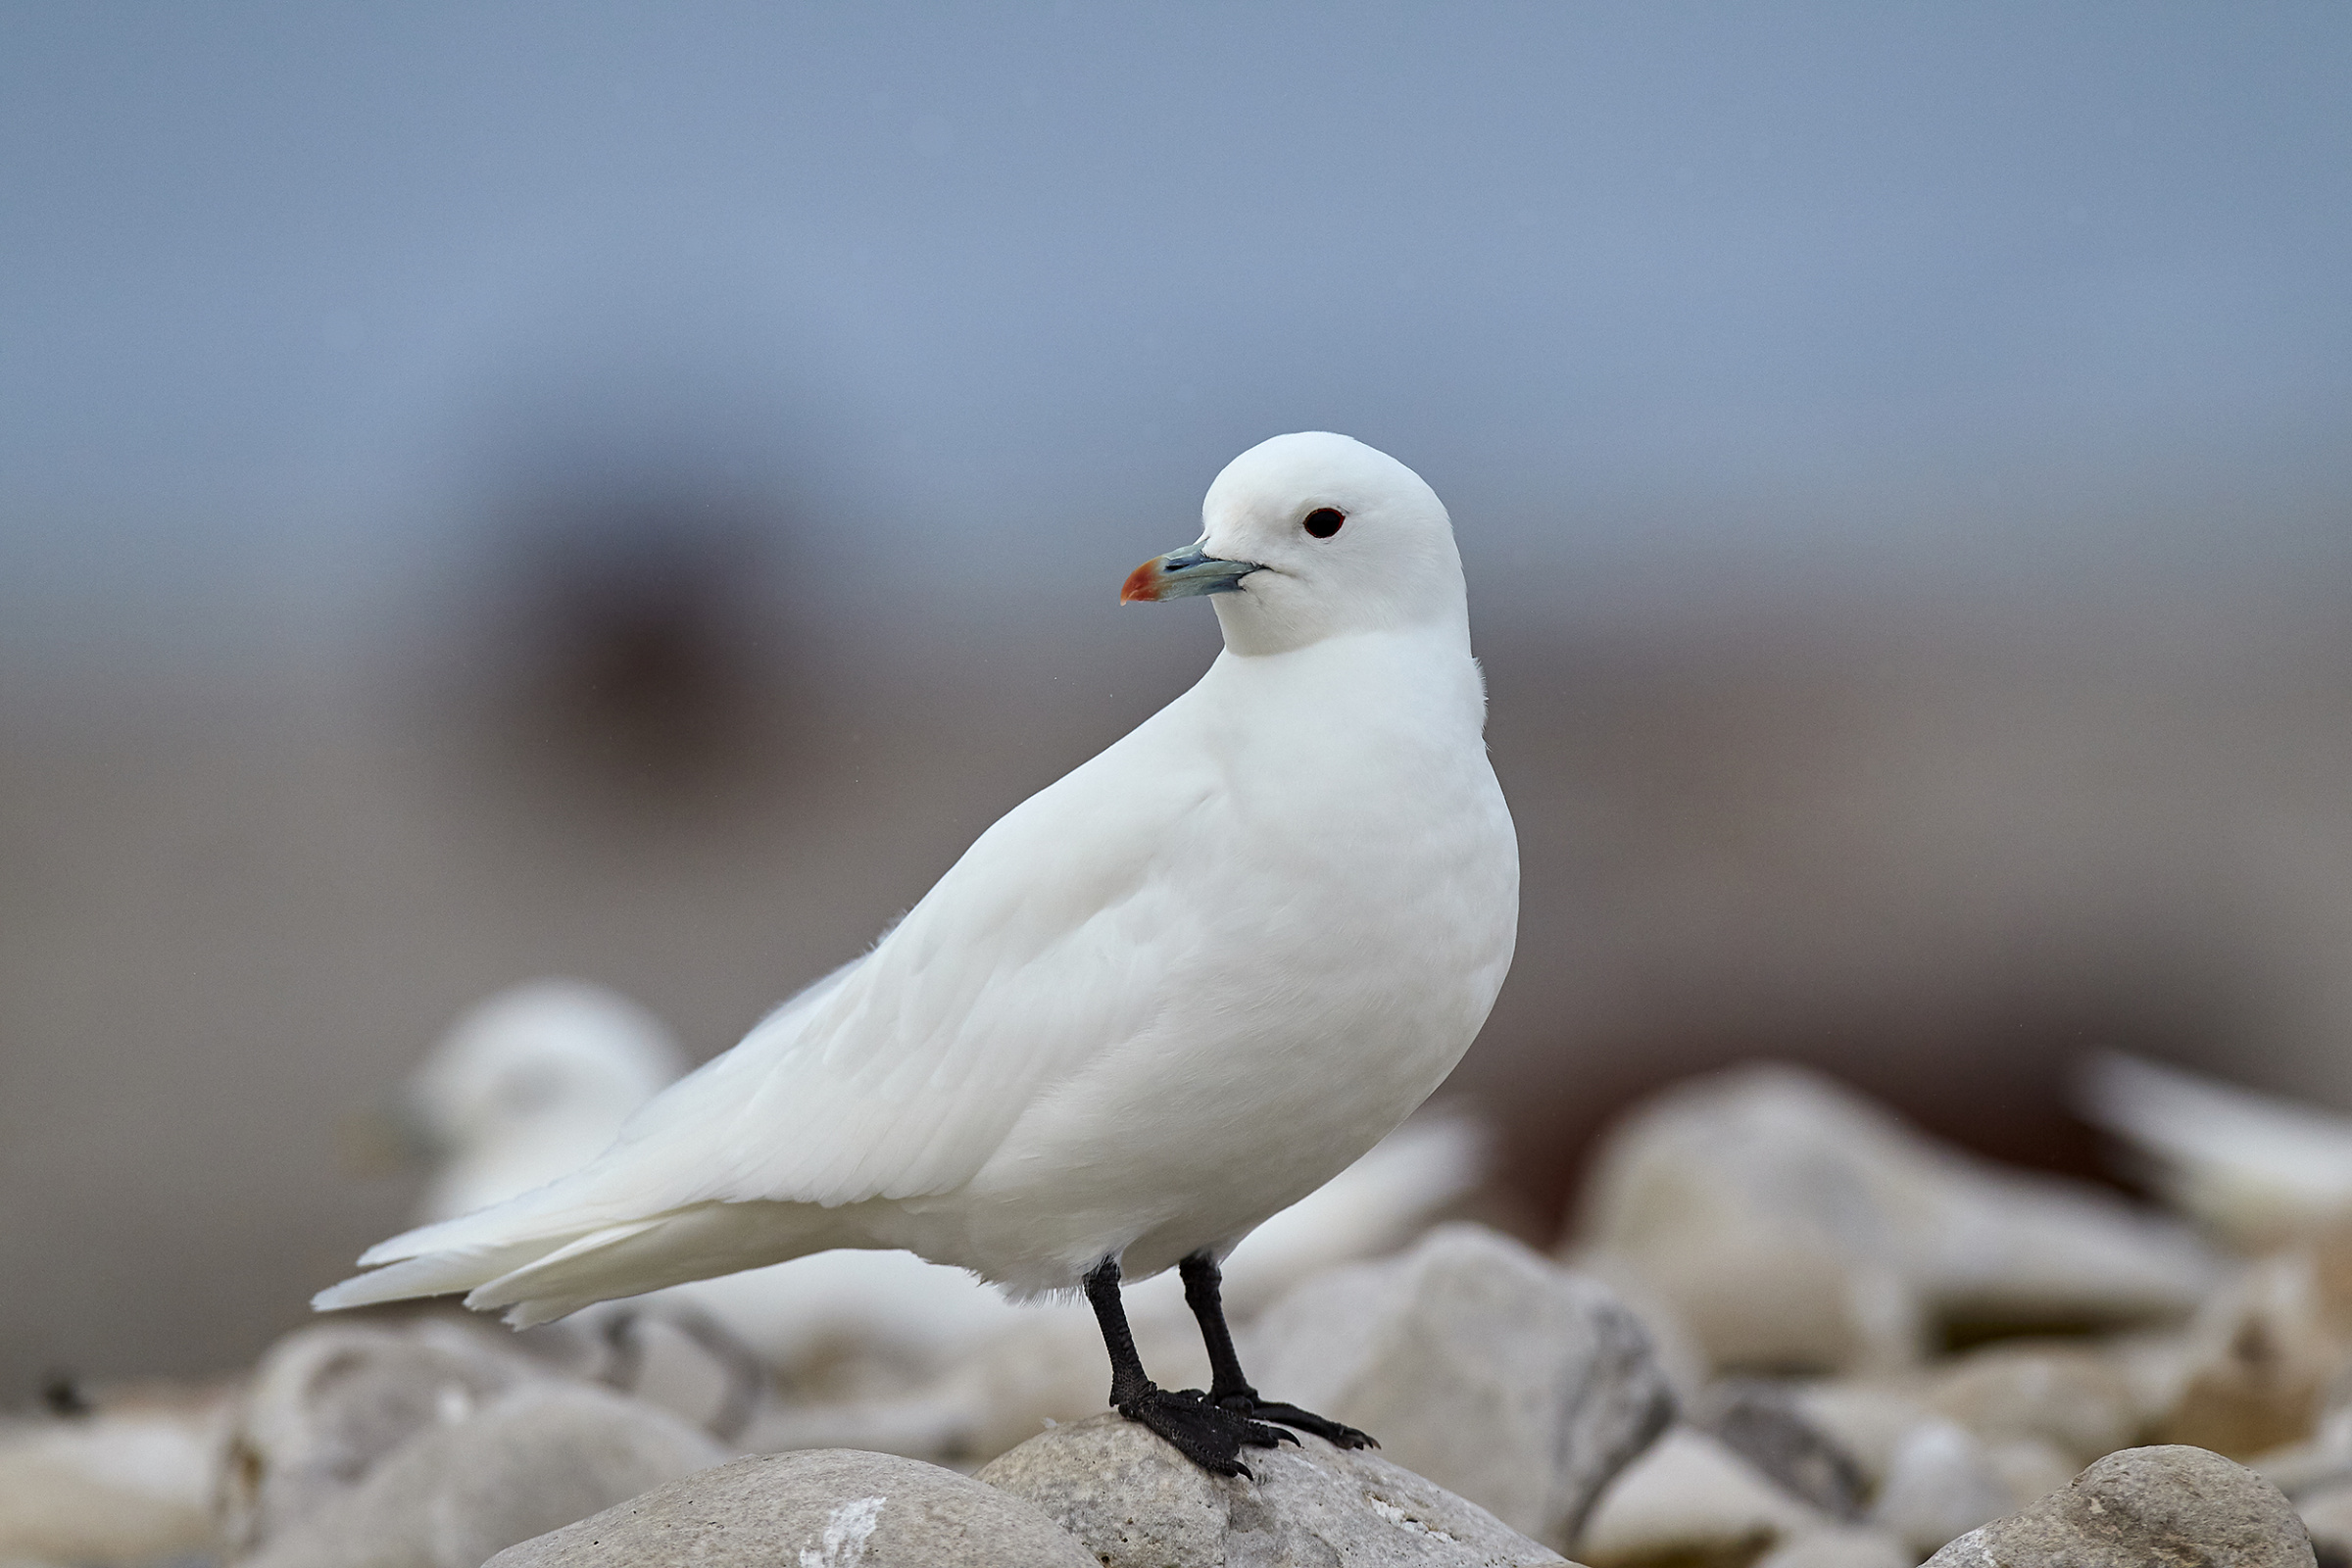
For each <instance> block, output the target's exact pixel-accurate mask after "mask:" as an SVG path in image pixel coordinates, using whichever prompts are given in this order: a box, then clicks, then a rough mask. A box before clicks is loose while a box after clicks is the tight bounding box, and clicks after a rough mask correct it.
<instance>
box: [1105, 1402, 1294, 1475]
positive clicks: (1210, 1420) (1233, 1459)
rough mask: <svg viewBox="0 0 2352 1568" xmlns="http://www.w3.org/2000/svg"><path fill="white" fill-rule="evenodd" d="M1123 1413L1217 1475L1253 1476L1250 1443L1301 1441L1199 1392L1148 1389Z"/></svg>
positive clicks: (1259, 1445)
mask: <svg viewBox="0 0 2352 1568" xmlns="http://www.w3.org/2000/svg"><path fill="white" fill-rule="evenodd" d="M1118 1409H1119V1414H1121V1415H1123V1416H1125V1417H1126V1418H1127V1419H1128V1420H1130V1421H1133V1422H1136V1423H1138V1424H1139V1425H1142V1426H1145V1427H1149V1428H1150V1429H1151V1430H1152V1431H1153V1432H1155V1433H1157V1434H1158V1435H1159V1436H1160V1437H1162V1438H1164V1439H1166V1440H1167V1442H1168V1444H1169V1445H1170V1446H1172V1447H1174V1448H1175V1450H1176V1451H1177V1452H1178V1453H1181V1454H1183V1455H1184V1456H1185V1457H1186V1458H1187V1459H1190V1460H1192V1461H1193V1463H1195V1464H1197V1465H1199V1466H1200V1467H1201V1469H1203V1470H1206V1471H1208V1472H1209V1473H1210V1474H1211V1475H1220V1476H1248V1475H1250V1467H1249V1466H1248V1465H1246V1464H1244V1463H1242V1458H1241V1455H1242V1447H1243V1446H1244V1445H1245V1444H1247V1445H1248V1446H1250V1447H1252V1448H1271V1447H1273V1446H1275V1445H1276V1444H1278V1443H1297V1442H1298V1441H1299V1440H1298V1439H1297V1438H1295V1437H1293V1436H1292V1435H1291V1434H1290V1433H1288V1432H1285V1431H1283V1430H1282V1429H1281V1428H1280V1427H1270V1426H1266V1425H1264V1424H1263V1423H1262V1422H1257V1421H1252V1420H1250V1417H1249V1416H1248V1415H1247V1414H1246V1413H1243V1412H1241V1411H1237V1410H1229V1409H1226V1408H1224V1407H1223V1406H1222V1405H1215V1404H1211V1403H1209V1402H1208V1396H1207V1395H1205V1394H1202V1393H1201V1391H1200V1390H1199V1389H1161V1388H1146V1389H1145V1390H1144V1392H1143V1393H1141V1394H1139V1395H1137V1396H1136V1397H1134V1398H1132V1399H1128V1400H1126V1401H1125V1402H1123V1403H1121V1404H1120V1405H1119V1407H1118ZM1251 1479H1255V1478H1254V1477H1252V1478H1251Z"/></svg>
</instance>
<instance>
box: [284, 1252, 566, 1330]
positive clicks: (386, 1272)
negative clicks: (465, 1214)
mask: <svg viewBox="0 0 2352 1568" xmlns="http://www.w3.org/2000/svg"><path fill="white" fill-rule="evenodd" d="M561 1245H562V1243H561V1242H560V1241H535V1242H523V1243H519V1244H516V1245H514V1246H510V1247H501V1248H492V1249H487V1250H450V1251H446V1252H426V1253H424V1254H423V1255H421V1256H417V1257H404V1258H401V1259H399V1260H398V1261H395V1262H392V1263H388V1264H386V1265H385V1266H384V1267H382V1268H378V1269H375V1270H373V1271H372V1272H369V1273H367V1274H358V1275H354V1276H353V1277H352V1278H350V1279H347V1280H345V1281H344V1282H343V1283H342V1284H340V1285H330V1286H328V1287H327V1288H326V1289H325V1290H323V1291H320V1292H319V1294H318V1295H316V1296H314V1297H312V1298H311V1305H312V1306H313V1307H314V1308H316V1309H317V1310H319V1311H321V1312H338V1311H341V1310H342V1309H344V1308H345V1307H352V1306H376V1305H380V1304H381V1303H383V1302H385V1301H406V1300H411V1299H415V1298H417V1297H422V1296H448V1295H450V1294H452V1293H453V1292H457V1291H470V1290H473V1289H475V1288H476V1287H478V1286H481V1285H484V1284H487V1283H488V1282H489V1281H491V1280H494V1279H497V1278H499V1277H500V1276H501V1275H503V1274H507V1273H510V1272H512V1271H514V1270H515V1269H517V1268H520V1267H521V1266H522V1265H523V1264H525V1263H528V1262H529V1261H530V1260H531V1259H532V1258H534V1257H536V1256H538V1255H540V1254H541V1253H544V1252H545V1251H546V1250H548V1249H549V1248H551V1247H557V1246H561ZM362 1261H363V1262H365V1261H366V1259H364V1258H363V1259H362Z"/></svg>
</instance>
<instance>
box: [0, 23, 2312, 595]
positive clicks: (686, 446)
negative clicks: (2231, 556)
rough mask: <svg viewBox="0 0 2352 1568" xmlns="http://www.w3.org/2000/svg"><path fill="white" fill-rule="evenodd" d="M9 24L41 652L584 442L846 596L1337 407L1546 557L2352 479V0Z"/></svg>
mask: <svg viewBox="0 0 2352 1568" xmlns="http://www.w3.org/2000/svg"><path fill="white" fill-rule="evenodd" d="M6 31H7V34H8V44H7V47H6V48H5V49H0V127H4V131H0V134H4V138H5V143H4V146H0V179H4V180H5V203H6V210H7V213H8V228H9V242H8V244H7V245H6V246H5V247H4V248H0V472H4V473H5V477H4V478H0V507H4V508H5V523H4V527H5V533H4V534H0V575H5V576H6V577H8V578H10V579H13V581H14V582H15V584H16V588H15V591H14V592H13V593H9V594H8V595H7V598H8V600H9V601H10V602H11V603H12V604H13V605H14V606H15V615H16V618H17V619H18V624H19V625H20V627H24V628H37V627H48V628H50V629H51V630H53V631H60V632H62V631H64V630H66V629H68V628H78V629H79V630H81V631H85V632H86V631H88V630H91V629H93V628H96V629H98V630H100V631H104V630H105V629H106V628H107V627H109V626H110V625H113V624H115V623H117V622H128V621H131V620H134V619H137V618H140V617H147V618H148V619H149V620H152V619H153V617H155V616H156V615H157V614H158V613H159V608H158V607H159V606H162V605H166V604H170V605H175V606H177V607H178V611H177V618H176V620H175V621H174V624H179V625H183V626H184V627H185V628H186V629H189V630H194V631H202V630H203V629H204V628H206V627H208V626H215V625H219V624H232V623H236V622H238V621H240V620H246V621H249V620H250V619H251V618H252V617H253V615H254V614H255V612H256V610H257V607H262V608H270V607H274V609H275V610H278V611H285V610H286V609H287V607H289V606H300V605H313V606H315V605H317V604H319V603H333V604H337V605H343V606H349V605H352V604H355V603H356V604H368V603H371V602H373V601H375V600H378V599H381V598H384V597H385V596H389V595H396V594H397V593H399V592H401V591H403V590H402V588H401V585H402V584H404V583H406V584H408V585H409V591H414V585H415V583H416V581H417V571H418V570H419V569H420V567H419V564H420V563H430V562H431V561H433V560H434V559H436V558H437V557H440V556H445V555H446V554H447V553H448V552H449V551H451V550H452V549H453V548H457V547H459V546H460V545H462V542H463V535H464V534H465V533H466V530H468V529H470V528H474V527H476V526H478V525H479V524H480V521H481V517H482V515H483V511H484V506H485V503H484V499H483V490H484V486H485V485H486V484H487V483H488V482H489V481H488V480H487V478H486V477H485V476H486V475H488V474H490V473H493V472H495V471H496V470H498V469H499V468H500V466H501V465H502V464H511V463H513V462H516V461H520V462H524V463H526V464H527V463H529V462H533V461H538V462H544V463H549V464H556V465H561V464H564V463H568V462H573V461H591V458H590V457H587V456H582V454H589V455H593V460H594V461H623V462H636V461H643V462H647V463H657V464H659V463H668V462H687V463H708V464H712V465H717V466H726V465H729V464H732V465H736V466H746V465H748V466H750V467H751V468H753V469H755V470H760V471H761V472H770V471H772V473H773V475H774V477H775V482H776V483H778V484H779V485H783V486H788V487H790V488H792V489H793V490H794V491H795V493H796V494H798V495H799V496H800V497H801V498H802V503H803V507H804V513H805V515H806V516H808V517H809V519H810V525H811V526H812V527H813V528H814V529H815V530H816V532H817V533H818V534H819V535H820V536H821V537H820V538H819V539H818V540H817V541H815V543H814V545H813V548H817V549H820V550H823V551H826V552H828V553H829V554H830V555H831V556H832V557H833V558H834V559H836V560H837V561H838V562H839V563H840V564H841V567H842V570H843V572H844V575H845V577H851V576H857V575H858V573H859V572H860V571H861V570H870V569H873V568H885V569H884V571H883V572H882V573H880V574H879V575H877V576H876V577H875V578H873V579H870V580H880V575H886V576H887V579H888V581H889V582H890V583H891V584H892V585H893V591H895V592H901V593H905V594H907V595H908V596H910V597H911V598H915V599H925V598H928V599H937V598H939V597H941V596H943V595H945V594H946V593H947V592H948V591H949V590H950V588H951V587H952V585H953V579H954V577H955V575H956V574H957V573H968V572H971V571H974V570H983V569H986V568H985V563H986V562H987V561H988V560H989V559H991V558H992V556H993V557H994V558H995V559H997V560H999V561H1001V562H1002V563H1003V565H1002V569H1003V570H1004V571H1005V573H1007V574H1008V577H1009V576H1011V575H1015V574H1018V575H1026V574H1030V573H1031V572H1033V570H1034V563H1026V564H1025V563H1024V562H1023V561H1022V559H1021V556H1022V551H1021V550H1004V549H998V550H993V551H992V550H982V549H979V548H977V547H979V546H982V545H990V546H998V545H1002V544H1003V543H1004V542H1005V541H1006V540H1007V539H1011V540H1015V541H1018V542H1019V543H1020V544H1021V545H1022V546H1023V547H1024V548H1080V549H1083V550H1084V551H1085V552H1086V553H1087V554H1088V556H1089V559H1090V563H1091V558H1092V556H1093V555H1094V554H1096V553H1100V554H1101V555H1102V557H1103V562H1105V563H1117V562H1123V561H1124V560H1125V558H1127V557H1129V556H1132V555H1134V554H1135V553H1136V543H1137V539H1138V538H1139V537H1148V538H1149V539H1150V540H1151V541H1152V543H1154V544H1156V543H1158V542H1159V540H1160V537H1161V535H1162V534H1164V533H1165V532H1166V530H1167V528H1168V527H1169V526H1170V525H1175V526H1178V527H1181V526H1182V523H1183V520H1184V519H1185V518H1186V516H1187V515H1188V514H1189V512H1190V510H1191V508H1192V507H1193V505H1194V504H1195V502H1196V500H1197V497H1198V494H1199V492H1200V490H1201V487H1202V485H1203V484H1204V483H1205V481H1206V479H1207V477H1208V476H1209V474H1210V473H1212V472H1213V471H1214V468H1215V466H1217V465H1218V464H1219V463H1220V462H1222V461H1223V459H1224V458H1225V457H1227V456H1230V454H1231V453H1232V452H1233V451H1234V450H1236V449H1238V448H1239V447H1240V446H1242V445H1244V444H1247V443H1248V442H1249V441H1250V440H1253V439H1255V438H1257V437H1259V436H1262V435H1265V434H1269V433H1272V432H1273V431H1275V430H1278V429H1289V428H1298V427H1302V426H1315V425H1323V426H1329V427H1334V428H1340V429H1347V430H1350V431H1352V432H1354V433H1357V434H1361V435H1363V436H1364V437H1366V438H1367V439H1371V440H1374V441H1376V442H1379V443H1380V444H1383V445H1386V446H1389V447H1390V448H1391V449H1392V450H1395V451H1397V453H1398V454H1399V455H1400V456H1402V457H1404V458H1405V459H1406V460H1407V461H1408V462H1412V463H1414V464H1415V465H1416V466H1420V467H1421V468H1422V469H1423V470H1424V471H1425V472H1427V473H1429V474H1430V476H1431V477H1432V478H1433V479H1434V480H1436V481H1437V482H1438V483H1439V484H1440V487H1441V490H1442V491H1443V492H1444V493H1445V494H1446V496H1447V498H1448V500H1449V502H1451V504H1452V505H1453V507H1454V509H1455V511H1456V514H1457V515H1458V516H1461V517H1463V518H1464V520H1465V521H1466V522H1467V521H1471V520H1473V519H1475V521H1476V522H1477V525H1478V528H1479V529H1480V533H1479V535H1478V537H1477V538H1476V540H1475V541H1474V549H1473V554H1474V558H1475V557H1476V556H1477V555H1478V553H1479V552H1481V551H1483V552H1485V554H1486V558H1487V560H1488V561H1489V563H1490V564H1491V566H1493V567H1494V568H1495V575H1497V576H1499V577H1509V578H1520V579H1524V578H1525V577H1526V576H1527V575H1528V574H1529V571H1530V570H1531V569H1533V568H1549V567H1559V568H1574V567H1577V566H1580V565H1582V566H1586V567H1588V568H1592V569H1593V571H1594V572H1595V573H1596V574H1597V575H1599V576H1601V577H1605V576H1606V575H1607V573H1608V571H1609V570H1613V569H1618V568H1623V567H1628V566H1632V567H1639V566H1640V564H1642V563H1643V562H1644V561H1648V560H1651V559H1653V558H1659V557H1661V555H1662V554H1672V553H1675V552H1681V553H1684V554H1685V555H1689V554H1692V553H1695V554H1698V555H1703V556H1708V557H1711V558H1714V559H1716V560H1719V561H1728V562H1753V561H1757V560H1784V561H1785V560H1790V559H1798V560H1812V559H1815V558H1817V557H1824V556H1829V555H1839V556H1845V557H1851V556H1853V555H1854V554H1856V553H1857V552H1859V553H1861V554H1863V555H1872V554H1876V555H1880V556H1885V557H1887V559H1890V560H1891V559H1898V558H1899V559H1914V558H1916V559H1920V560H1938V561H1950V560H1954V559H1961V558H1970V557H1975V558H1997V557H2000V556H2001V555H2002V553H2003V552H2004V551H2007V552H2011V553H2015V552H2016V551H2018V550H2020V549H2025V550H2026V551H2027V553H2028V554H2029V555H2031V554H2032V553H2033V551H2034V550H2035V549H2039V548H2041V545H2042V543H2044V542H2046V541H2047V540H2048V539H2050V538H2053V537H2057V538H2077V539H2080V540H2085V541H2093V542H2094V543H2095V547H2096V548H2098V549H2107V548H2111V547H2112V546H2113V544H2114V543H2115V542H2116V541H2117V540H2124V541H2127V542H2129V541H2131V540H2134V539H2136V538H2139V537H2141V536H2140V535H2135V534H2134V533H2133V531H2132V530H2134V529H2135V528H2136V529H2140V530H2142V533H2143V534H2144V535H2145V536H2147V537H2150V538H2153V537H2155V536H2157V535H2161V536H2162V538H2163V540H2165V541H2169V543H2166V544H2165V546H2164V547H2165V548H2174V547H2175V546H2176V545H2177V544H2178V543H2179V542H2180V541H2182V540H2185V541H2187V543H2188V545H2189V547H2190V548H2192V549H2198V550H2201V549H2206V548H2209V547H2211V546H2212V545H2214V544H2216V543H2217V542H2225V541H2227V542H2229V543H2231V544H2232V546H2233V547H2238V546H2242V544H2243V542H2244V541H2245V540H2246V539H2248V538H2250V537H2251V538H2255V539H2266V538H2267V539H2271V540H2275V541H2277V542H2278V547H2279V548H2280V549H2281V550H2283V551H2288V552H2291V551H2294V550H2299V549H2302V548H2303V547H2304V546H2305V545H2307V544H2308V542H2309V539H2310V537H2311V536H2312V534H2313V531H2314V527H2315V519H2317V520H2318V521H2320V522H2322V523H2324V522H2325V521H2326V520H2327V519H2328V518H2330V517H2332V518H2335V519H2337V520H2339V521H2340V520H2341V518H2342V516H2343V514H2344V513H2345V511H2346V510H2347V507H2346V502H2347V500H2352V439H2348V438H2347V437H2346V435H2345V433H2344V432H2345V430H2346V429H2347V427H2348V426H2347V421H2346V417H2345V416H2346V411H2347V408H2348V407H2352V284H2348V283H2347V281H2346V280H2347V279H2348V278H2352V156H2348V155H2352V134H2348V132H2352V93H2347V92H2345V90H2344V86H2343V84H2344V82H2345V81H2346V80H2347V79H2352V13H2347V12H2346V11H2344V10H2343V9H2342V8H2341V7H2337V6H2327V5H2282V6H2231V7H2224V6H2177V7H2165V6H2153V5H2110V6H2090V5H2075V6H2064V7H2057V6H2028V5H2006V6H2004V5H1989V6H1988V5H1947V6H1917V5H1901V6H1894V5H1851V6H1834V5H1788V6H1659V5H1622V6H1544V7H1495V6H1460V5H1448V6H1406V7H1396V6H1390V7H1358V6H1290V7H1279V8H1271V7H1246V6H1234V7H1185V8H1175V7H1168V8H1158V9H1147V8H1140V7H1107V6H1103V7H1097V6H1062V7H1045V6H1040V7H1028V8H1012V7H962V8H954V7H946V6H936V7H934V6H909V5H897V6H891V5H870V6H858V7H851V6H839V7H822V8H810V7H789V6H773V5H762V6H752V5H746V6H715V5H661V6H653V5H647V6H589V5H571V6H521V5H494V6H466V5H448V6H432V5H409V6H401V7H379V8H357V7H353V8H326V7H301V6H291V5H287V6H253V5H223V6H203V7H198V6H184V5H172V4H164V5H126V4H125V5H110V6H83V5H66V4H60V5H54V6H29V5H16V6H12V7H10V8H9V9H8V11H7V14H6ZM633 450H637V451H639V453H640V455H639V456H638V457H631V456H629V454H630V453H631V452H632V451H633ZM516 452H520V453H522V454H523V455H524V456H523V457H522V458H520V459H516V458H515V456H514V454H515V453H516ZM616 453H617V454H618V456H617V457H616V456H615V454H616ZM532 454H537V456H536V457H535V458H534V457H533V456H532ZM681 454H682V455H683V456H681ZM2203 519H2210V527H2207V526H2205V525H2204V522H2203ZM2029 540H2030V541H2034V544H2033V545H2031V546H2027V545H2024V544H2021V541H2029ZM941 547H946V549H944V550H943V549H942V548H941ZM951 557H953V559H954V561H955V563H956V564H954V565H952V566H951V565H948V564H944V563H946V562H947V561H948V560H949V559H950V558H951ZM1502 568H1509V569H1508V570H1504V569H1502ZM1090 569H1105V568H1098V567H1095V566H1093V565H1091V564H1090ZM35 599H38V600H39V601H41V602H42V603H43V604H45V605H46V606H47V607H48V609H49V611H50V613H48V614H45V615H35V614H32V613H30V611H29V602H30V601H32V600H35ZM288 613H292V612H288ZM263 618H265V619H266V618H267V616H266V615H265V616H264V617H263Z"/></svg>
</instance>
